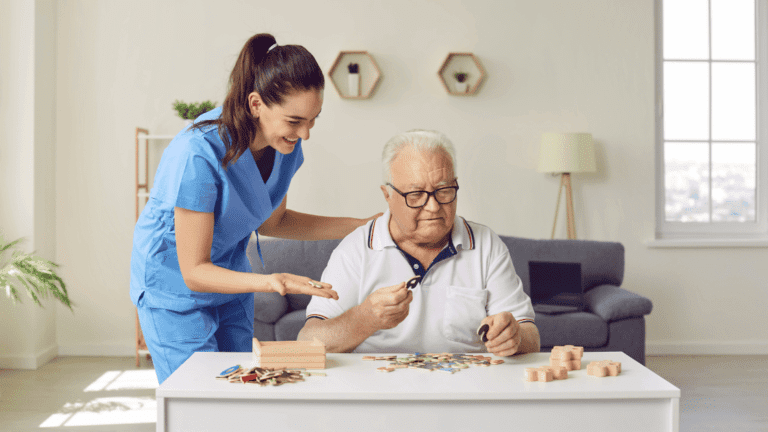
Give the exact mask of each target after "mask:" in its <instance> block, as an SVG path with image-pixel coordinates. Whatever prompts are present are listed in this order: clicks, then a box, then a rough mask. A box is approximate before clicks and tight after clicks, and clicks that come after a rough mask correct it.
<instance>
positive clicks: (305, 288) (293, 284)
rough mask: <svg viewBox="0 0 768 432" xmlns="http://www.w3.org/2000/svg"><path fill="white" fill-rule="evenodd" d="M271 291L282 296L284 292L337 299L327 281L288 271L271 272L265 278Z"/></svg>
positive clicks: (337, 295)
mask: <svg viewBox="0 0 768 432" xmlns="http://www.w3.org/2000/svg"><path fill="white" fill-rule="evenodd" d="M267 281H268V284H269V286H270V287H271V288H272V290H273V291H275V292H277V293H280V295H282V296H284V295H286V294H308V295H314V296H318V297H324V298H329V299H334V300H338V299H339V294H338V293H336V291H334V290H333V289H332V288H333V287H332V286H331V284H329V283H325V282H317V281H313V280H312V279H310V278H308V277H305V276H296V275H293V274H290V273H273V274H271V275H269V276H268V278H267Z"/></svg>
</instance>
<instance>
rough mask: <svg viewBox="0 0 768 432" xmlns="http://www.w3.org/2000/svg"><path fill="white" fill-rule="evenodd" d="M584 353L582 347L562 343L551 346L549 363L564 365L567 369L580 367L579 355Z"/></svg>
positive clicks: (557, 365) (551, 364) (556, 365)
mask: <svg viewBox="0 0 768 432" xmlns="http://www.w3.org/2000/svg"><path fill="white" fill-rule="evenodd" d="M583 355H584V347H580V346H573V345H563V346H555V347H553V348H552V355H551V356H550V357H549V365H550V366H553V367H559V366H564V367H565V368H566V369H568V370H569V371H572V370H579V369H581V357H582V356H583Z"/></svg>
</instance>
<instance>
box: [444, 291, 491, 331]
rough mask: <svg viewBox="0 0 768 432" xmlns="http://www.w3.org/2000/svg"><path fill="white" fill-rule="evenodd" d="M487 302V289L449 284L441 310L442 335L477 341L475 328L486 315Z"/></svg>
mask: <svg viewBox="0 0 768 432" xmlns="http://www.w3.org/2000/svg"><path fill="white" fill-rule="evenodd" d="M487 302H488V291H485V290H482V289H476V288H466V287H460V286H449V287H448V289H447V292H446V302H445V309H444V312H443V314H444V315H443V336H445V337H446V339H448V340H451V341H454V342H462V343H467V344H472V343H476V342H477V341H479V340H480V337H479V336H478V335H477V328H478V327H479V326H480V321H482V320H483V318H485V316H486V309H485V307H486V303H487Z"/></svg>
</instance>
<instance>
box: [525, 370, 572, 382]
mask: <svg viewBox="0 0 768 432" xmlns="http://www.w3.org/2000/svg"><path fill="white" fill-rule="evenodd" d="M566 378H568V370H567V369H566V368H564V367H552V366H541V367H538V368H526V369H525V380H526V381H539V382H550V381H553V380H562V379H566Z"/></svg>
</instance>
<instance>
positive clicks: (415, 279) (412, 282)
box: [405, 276, 421, 289]
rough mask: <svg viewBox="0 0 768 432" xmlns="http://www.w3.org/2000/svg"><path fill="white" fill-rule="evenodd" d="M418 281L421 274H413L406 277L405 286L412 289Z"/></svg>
mask: <svg viewBox="0 0 768 432" xmlns="http://www.w3.org/2000/svg"><path fill="white" fill-rule="evenodd" d="M420 281H421V276H414V277H412V278H410V279H408V282H406V284H405V286H406V287H407V288H408V289H414V288H416V286H417V285H418V284H419V282H420Z"/></svg>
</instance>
